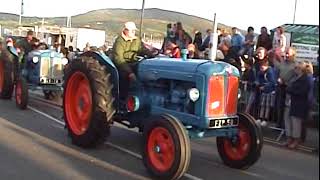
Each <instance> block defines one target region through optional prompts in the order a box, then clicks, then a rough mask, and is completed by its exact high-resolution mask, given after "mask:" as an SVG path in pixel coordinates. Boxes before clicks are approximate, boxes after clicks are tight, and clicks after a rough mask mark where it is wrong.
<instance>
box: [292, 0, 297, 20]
mask: <svg viewBox="0 0 320 180" xmlns="http://www.w3.org/2000/svg"><path fill="white" fill-rule="evenodd" d="M297 1H298V0H295V1H294V12H293V22H292V24H295V22H296V11H297Z"/></svg>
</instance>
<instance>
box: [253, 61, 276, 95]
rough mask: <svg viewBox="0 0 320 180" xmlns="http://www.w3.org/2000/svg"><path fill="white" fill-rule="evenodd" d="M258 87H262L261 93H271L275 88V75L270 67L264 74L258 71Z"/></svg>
mask: <svg viewBox="0 0 320 180" xmlns="http://www.w3.org/2000/svg"><path fill="white" fill-rule="evenodd" d="M257 83H258V87H264V89H263V90H262V91H261V92H262V93H271V92H272V91H274V90H275V88H276V79H275V73H274V71H273V68H272V67H269V68H268V69H267V70H266V71H265V72H263V71H260V70H259V71H258V74H257Z"/></svg>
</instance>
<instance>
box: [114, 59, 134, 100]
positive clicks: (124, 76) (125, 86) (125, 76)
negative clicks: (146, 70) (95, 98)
mask: <svg viewBox="0 0 320 180" xmlns="http://www.w3.org/2000/svg"><path fill="white" fill-rule="evenodd" d="M137 65H138V63H126V64H122V65H120V66H117V68H118V71H119V80H120V82H119V86H120V89H119V93H120V94H119V96H120V100H123V101H125V100H126V99H127V97H128V93H129V88H130V85H131V84H132V82H130V79H129V74H130V73H134V74H137V73H136V71H137Z"/></svg>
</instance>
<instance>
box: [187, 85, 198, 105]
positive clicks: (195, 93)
mask: <svg viewBox="0 0 320 180" xmlns="http://www.w3.org/2000/svg"><path fill="white" fill-rule="evenodd" d="M188 94H189V99H190V100H191V101H193V102H196V101H197V100H198V99H199V97H200V92H199V90H198V89H197V88H191V89H189V92H188Z"/></svg>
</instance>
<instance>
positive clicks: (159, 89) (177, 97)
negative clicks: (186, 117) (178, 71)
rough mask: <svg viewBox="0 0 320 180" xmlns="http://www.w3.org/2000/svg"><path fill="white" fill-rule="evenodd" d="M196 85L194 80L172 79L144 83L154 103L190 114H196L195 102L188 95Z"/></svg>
mask: <svg viewBox="0 0 320 180" xmlns="http://www.w3.org/2000/svg"><path fill="white" fill-rule="evenodd" d="M194 87H195V83H193V82H186V81H181V80H172V79H171V80H170V79H159V80H156V81H148V82H146V83H144V90H145V92H147V93H148V96H149V98H150V100H151V102H152V105H154V106H158V107H162V108H165V109H170V110H173V111H178V112H184V113H189V114H194V102H192V101H191V100H190V98H189V95H188V94H189V91H190V90H191V89H192V88H194Z"/></svg>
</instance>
